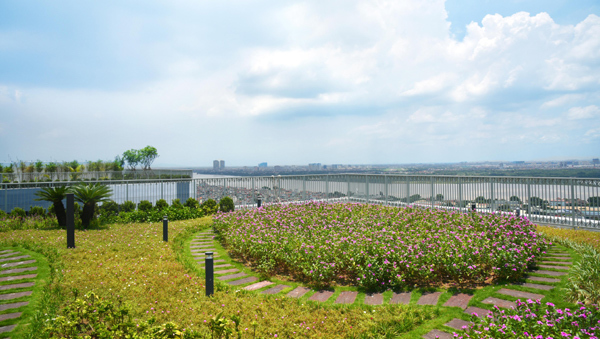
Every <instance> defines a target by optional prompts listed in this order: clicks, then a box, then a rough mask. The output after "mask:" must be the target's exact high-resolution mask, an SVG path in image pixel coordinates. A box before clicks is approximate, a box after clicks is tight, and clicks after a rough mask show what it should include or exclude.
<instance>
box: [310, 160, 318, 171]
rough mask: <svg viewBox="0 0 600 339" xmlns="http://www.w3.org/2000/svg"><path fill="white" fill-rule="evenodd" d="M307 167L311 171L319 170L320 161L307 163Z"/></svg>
mask: <svg viewBox="0 0 600 339" xmlns="http://www.w3.org/2000/svg"><path fill="white" fill-rule="evenodd" d="M308 169H309V170H311V171H316V170H320V169H321V163H319V162H317V163H313V164H308Z"/></svg>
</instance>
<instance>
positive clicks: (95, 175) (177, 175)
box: [0, 169, 193, 183]
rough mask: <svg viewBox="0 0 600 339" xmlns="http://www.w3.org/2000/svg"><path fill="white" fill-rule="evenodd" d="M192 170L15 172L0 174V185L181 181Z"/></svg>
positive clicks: (191, 173)
mask: <svg viewBox="0 0 600 339" xmlns="http://www.w3.org/2000/svg"><path fill="white" fill-rule="evenodd" d="M192 176H193V171H192V170H169V169H166V170H162V169H160V170H136V171H132V170H123V171H84V172H68V171H56V172H20V171H19V172H16V173H0V182H1V183H25V182H55V181H63V182H70V181H80V180H86V181H89V180H102V181H111V180H155V179H181V178H190V179H191V178H192Z"/></svg>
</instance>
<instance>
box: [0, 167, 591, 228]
mask: <svg viewBox="0 0 600 339" xmlns="http://www.w3.org/2000/svg"><path fill="white" fill-rule="evenodd" d="M87 182H102V183H105V184H107V185H109V186H110V187H111V188H112V189H113V200H114V201H115V202H117V203H122V202H123V201H125V200H131V201H133V202H135V203H138V202H139V201H141V200H149V201H151V202H152V203H155V202H156V200H158V199H165V200H167V202H171V200H172V199H176V198H177V199H180V200H181V201H182V202H184V201H185V200H186V199H187V198H190V197H192V198H194V199H197V200H199V201H200V202H202V201H204V200H207V199H214V200H216V201H219V200H220V199H221V198H223V197H225V196H229V197H231V198H232V199H233V201H234V204H235V205H236V207H237V208H253V207H255V206H256V201H257V199H258V198H259V197H261V199H262V202H263V203H267V204H269V203H291V202H301V201H310V200H319V201H332V200H335V201H353V202H365V203H371V204H381V205H388V206H409V205H410V206H420V207H428V208H442V209H451V210H456V211H460V212H467V211H470V210H471V209H472V206H473V205H474V207H475V210H476V211H477V212H478V213H513V214H516V213H520V214H521V215H524V216H527V217H528V218H529V219H530V220H532V221H533V222H537V223H546V224H553V225H563V226H574V227H585V228H593V229H600V179H579V178H530V177H471V176H425V175H422V176H419V175H370V174H367V175H361V174H330V175H327V174H325V175H300V176H270V177H235V178H207V179H173V180H159V179H156V180H116V181H110V182H107V181H101V180H95V181H94V180H91V181H87ZM79 183H80V182H60V183H46V184H43V183H19V184H2V186H0V188H1V190H0V208H1V209H4V210H5V211H10V210H11V209H12V208H14V207H21V208H24V209H26V210H27V209H29V206H34V205H38V206H44V207H47V204H46V205H43V204H42V203H41V202H34V201H33V198H35V196H34V194H35V191H36V190H39V189H40V187H42V186H43V185H58V184H60V185H64V184H67V185H74V184H79Z"/></svg>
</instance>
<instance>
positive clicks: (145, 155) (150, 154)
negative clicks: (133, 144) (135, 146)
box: [138, 146, 158, 170]
mask: <svg viewBox="0 0 600 339" xmlns="http://www.w3.org/2000/svg"><path fill="white" fill-rule="evenodd" d="M138 154H139V156H140V163H141V164H142V166H143V168H144V169H145V170H149V169H150V165H152V163H153V162H154V160H156V158H158V152H157V151H156V148H154V147H152V146H146V147H144V148H142V149H141V150H139V151H138Z"/></svg>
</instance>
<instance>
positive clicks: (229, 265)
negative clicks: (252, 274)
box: [213, 264, 233, 268]
mask: <svg viewBox="0 0 600 339" xmlns="http://www.w3.org/2000/svg"><path fill="white" fill-rule="evenodd" d="M232 266H233V265H231V264H223V265H213V268H222V267H232Z"/></svg>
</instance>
